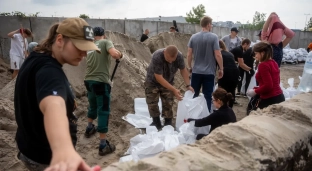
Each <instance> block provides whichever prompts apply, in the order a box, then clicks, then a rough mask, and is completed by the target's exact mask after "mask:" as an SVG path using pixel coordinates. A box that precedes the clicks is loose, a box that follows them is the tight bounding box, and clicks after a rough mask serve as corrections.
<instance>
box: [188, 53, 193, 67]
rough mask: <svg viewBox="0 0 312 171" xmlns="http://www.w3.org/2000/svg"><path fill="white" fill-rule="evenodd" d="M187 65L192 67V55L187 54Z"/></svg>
mask: <svg viewBox="0 0 312 171" xmlns="http://www.w3.org/2000/svg"><path fill="white" fill-rule="evenodd" d="M187 66H188V67H189V68H192V55H189V54H188V55H187Z"/></svg>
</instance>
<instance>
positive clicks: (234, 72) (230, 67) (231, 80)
mask: <svg viewBox="0 0 312 171" xmlns="http://www.w3.org/2000/svg"><path fill="white" fill-rule="evenodd" d="M219 46H220V49H221V54H222V59H223V77H222V78H221V79H219V80H218V86H219V87H221V88H223V89H225V90H226V91H227V92H228V93H231V94H232V99H231V100H230V101H229V107H230V108H232V107H233V104H234V101H235V88H236V86H237V83H238V77H239V70H238V68H237V66H236V64H235V61H234V56H233V54H232V53H230V52H228V51H227V49H226V47H225V44H224V42H223V41H222V40H219Z"/></svg>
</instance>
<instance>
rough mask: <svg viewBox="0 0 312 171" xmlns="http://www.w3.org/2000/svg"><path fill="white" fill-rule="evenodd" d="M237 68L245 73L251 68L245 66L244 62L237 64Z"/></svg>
mask: <svg viewBox="0 0 312 171" xmlns="http://www.w3.org/2000/svg"><path fill="white" fill-rule="evenodd" d="M239 67H241V68H242V69H243V70H245V71H249V70H251V68H250V67H249V66H247V65H246V64H245V63H244V62H239Z"/></svg>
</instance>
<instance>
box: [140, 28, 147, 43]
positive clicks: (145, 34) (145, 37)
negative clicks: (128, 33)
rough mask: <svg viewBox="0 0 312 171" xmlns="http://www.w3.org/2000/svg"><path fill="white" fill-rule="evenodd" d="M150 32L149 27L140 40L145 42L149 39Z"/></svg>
mask: <svg viewBox="0 0 312 171" xmlns="http://www.w3.org/2000/svg"><path fill="white" fill-rule="evenodd" d="M148 34H149V30H148V29H145V31H144V33H143V34H142V36H141V39H140V41H141V42H144V41H145V40H146V39H148Z"/></svg>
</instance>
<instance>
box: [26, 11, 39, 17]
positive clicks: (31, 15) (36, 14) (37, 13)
mask: <svg viewBox="0 0 312 171" xmlns="http://www.w3.org/2000/svg"><path fill="white" fill-rule="evenodd" d="M39 13H40V12H36V13H35V14H29V15H28V16H29V17H38V15H39Z"/></svg>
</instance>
